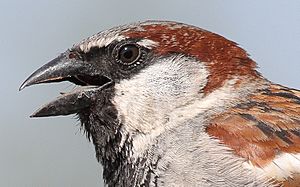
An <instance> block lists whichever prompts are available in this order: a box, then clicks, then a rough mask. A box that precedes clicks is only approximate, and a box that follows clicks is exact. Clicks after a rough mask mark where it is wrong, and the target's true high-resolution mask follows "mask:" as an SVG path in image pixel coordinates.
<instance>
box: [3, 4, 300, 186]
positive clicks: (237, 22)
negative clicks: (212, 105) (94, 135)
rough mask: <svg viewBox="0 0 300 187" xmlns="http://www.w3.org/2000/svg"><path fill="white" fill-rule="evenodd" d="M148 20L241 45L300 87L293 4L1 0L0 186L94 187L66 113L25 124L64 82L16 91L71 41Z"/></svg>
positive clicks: (299, 33)
mask: <svg viewBox="0 0 300 187" xmlns="http://www.w3.org/2000/svg"><path fill="white" fill-rule="evenodd" d="M146 19H164V20H177V21H180V22H186V23H189V24H193V25H196V26H199V27H203V28H205V29H208V30H211V31H214V32H217V33H219V34H221V35H223V36H225V37H227V38H229V39H232V40H234V41H236V42H238V43H240V44H241V46H242V47H243V48H245V49H246V50H247V51H248V52H249V53H250V54H251V56H252V58H254V59H255V60H256V61H257V62H258V63H259V66H260V71H261V72H263V74H264V75H265V76H266V77H267V78H269V79H270V80H272V81H274V82H277V83H281V84H285V85H287V86H291V87H295V88H300V82H299V81H300V79H299V75H300V60H299V56H300V1H299V0H289V1H283V0H264V1H262V0H244V1H241V0H226V1H224V0H207V1H203V0H202V1H201V0H194V1H192V0H185V1H183V0H181V1H175V0H149V1H141V0H127V1H116V0H107V1H100V0H88V1H83V0H73V1H72V0H65V1H61V0H51V1H50V0H47V1H46V0H39V1H38V0H36V1H33V0H24V1H21V0H19V1H18V0H10V1H3V0H1V1H0V24H1V25H0V62H1V64H0V65H1V66H0V76H1V77H0V87H1V90H0V94H1V95H0V116H1V118H0V120H1V124H0V186H100V185H103V181H102V178H101V172H102V171H101V167H100V166H99V164H97V162H96V159H95V156H94V150H93V147H92V145H91V144H90V143H88V141H87V140H86V138H85V137H84V136H83V135H82V132H81V131H80V130H79V123H78V122H77V120H76V119H75V118H74V117H72V116H67V117H56V118H42V119H30V118H29V117H28V116H29V115H30V114H31V113H32V112H33V111H34V110H35V109H37V108H38V107H39V106H40V105H41V104H43V103H45V102H47V101H50V100H51V99H53V98H55V97H56V96H57V95H58V93H59V91H66V90H69V89H70V88H72V86H69V85H70V84H68V83H62V84H53V85H46V86H45V85H43V86H35V87H31V88H27V89H25V90H24V91H22V92H18V87H19V85H20V84H21V82H22V81H23V80H24V79H25V78H26V77H27V76H28V75H29V74H30V73H32V72H33V71H34V70H35V69H37V68H38V67H39V66H41V65H42V64H44V63H46V62H47V61H49V60H50V59H51V58H54V57H55V56H57V55H58V54H59V53H60V52H62V51H64V50H65V49H67V48H68V47H71V45H72V44H73V43H76V42H78V41H80V40H81V39H83V38H85V37H87V36H89V35H91V34H93V33H96V32H98V31H100V30H103V29H107V28H110V27H111V26H115V25H119V24H124V23H129V22H133V21H138V20H146Z"/></svg>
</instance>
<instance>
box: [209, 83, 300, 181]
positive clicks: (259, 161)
mask: <svg viewBox="0 0 300 187" xmlns="http://www.w3.org/2000/svg"><path fill="white" fill-rule="evenodd" d="M207 133H208V134H209V135H211V136H213V137H215V138H217V139H219V140H221V142H222V143H224V144H226V145H227V146H228V147H230V148H231V149H233V151H234V152H235V153H236V154H237V155H239V156H241V157H244V158H246V159H247V160H249V161H251V163H252V164H253V165H254V166H257V167H264V166H266V165H267V164H269V163H270V162H271V161H272V160H273V159H274V158H275V156H277V155H280V154H281V153H294V154H296V153H300V91H299V90H294V89H290V88H286V87H283V86H280V85H275V84H273V85H271V86H270V87H269V88H267V89H263V90H259V92H257V93H254V94H253V95H251V96H250V97H249V99H248V100H247V101H245V102H243V103H241V104H238V105H237V106H235V107H234V108H231V109H230V110H228V111H227V112H225V113H222V114H220V115H218V116H216V117H215V118H214V119H213V120H212V121H211V123H210V125H209V126H208V127H207ZM298 178H299V179H300V177H298ZM288 183H289V184H294V183H295V181H294V182H286V183H285V184H288Z"/></svg>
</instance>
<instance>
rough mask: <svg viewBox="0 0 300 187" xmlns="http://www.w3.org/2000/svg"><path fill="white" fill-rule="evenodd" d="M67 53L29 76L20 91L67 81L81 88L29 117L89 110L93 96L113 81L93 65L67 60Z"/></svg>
mask: <svg viewBox="0 0 300 187" xmlns="http://www.w3.org/2000/svg"><path fill="white" fill-rule="evenodd" d="M70 53H71V52H70V51H67V52H65V53H63V54H61V55H60V56H58V57H57V58H55V59H53V60H52V61H50V62H49V63H47V64H45V65H44V66H42V67H41V68H39V69H38V70H36V71H35V72H34V73H33V74H31V75H30V76H29V77H28V78H27V79H26V80H25V81H24V83H23V84H22V85H21V86H20V88H19V90H22V89H24V88H25V87H27V86H31V85H34V84H40V83H51V82H62V81H70V82H72V83H74V84H76V85H80V86H81V87H79V88H78V89H75V90H73V91H72V92H70V93H65V94H62V95H61V96H60V97H58V98H57V99H56V100H54V101H52V102H50V103H48V104H46V105H44V106H43V107H41V108H40V109H39V110H37V111H36V112H35V113H34V114H32V115H31V117H45V116H58V115H69V114H74V113H77V112H80V111H81V110H83V109H85V108H88V107H90V106H91V105H92V104H93V103H94V101H95V100H96V96H95V95H96V94H97V93H99V92H101V91H103V89H105V88H106V87H107V86H109V85H111V84H112V80H111V79H110V78H108V77H107V76H104V73H103V72H101V70H99V67H97V66H96V65H94V64H93V63H89V62H87V61H83V60H81V59H79V58H69V54H70Z"/></svg>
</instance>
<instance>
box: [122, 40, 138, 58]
mask: <svg viewBox="0 0 300 187" xmlns="http://www.w3.org/2000/svg"><path fill="white" fill-rule="evenodd" d="M138 57H139V48H138V47H137V46H135V45H132V44H130V45H125V46H123V47H121V49H120V53H119V58H120V60H121V61H122V62H124V63H132V62H135V61H136V60H137V59H138Z"/></svg>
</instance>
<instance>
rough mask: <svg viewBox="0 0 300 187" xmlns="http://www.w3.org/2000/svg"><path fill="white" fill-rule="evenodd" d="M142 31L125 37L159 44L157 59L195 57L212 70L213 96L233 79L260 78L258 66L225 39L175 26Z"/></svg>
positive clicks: (146, 27) (148, 27)
mask: <svg viewBox="0 0 300 187" xmlns="http://www.w3.org/2000/svg"><path fill="white" fill-rule="evenodd" d="M142 27H143V29H136V30H130V31H127V32H125V33H124V35H125V36H127V37H132V38H145V39H150V40H152V41H155V42H158V43H159V44H158V46H157V47H155V48H154V51H155V52H156V54H157V55H165V54H168V53H182V54H185V55H190V56H193V57H196V58H197V59H198V60H199V61H201V62H204V63H205V65H206V66H207V67H208V68H209V70H210V72H211V75H210V76H209V80H208V84H207V85H206V87H205V88H204V92H205V93H210V92H211V91H213V90H215V89H216V88H219V87H221V86H222V85H223V84H224V82H225V81H226V80H229V79H230V78H232V77H233V76H247V77H255V78H257V77H259V74H258V73H257V72H256V71H255V67H256V63H255V62H254V61H253V60H252V59H250V58H249V57H248V55H247V53H246V52H245V51H244V50H243V49H242V48H240V47H238V46H237V44H236V43H234V42H232V41H229V40H227V39H225V38H224V37H222V36H220V35H217V34H214V33H211V32H209V31H206V30H203V29H199V28H196V27H192V26H187V25H180V24H179V25H178V24H176V23H165V24H149V25H144V26H142Z"/></svg>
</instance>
